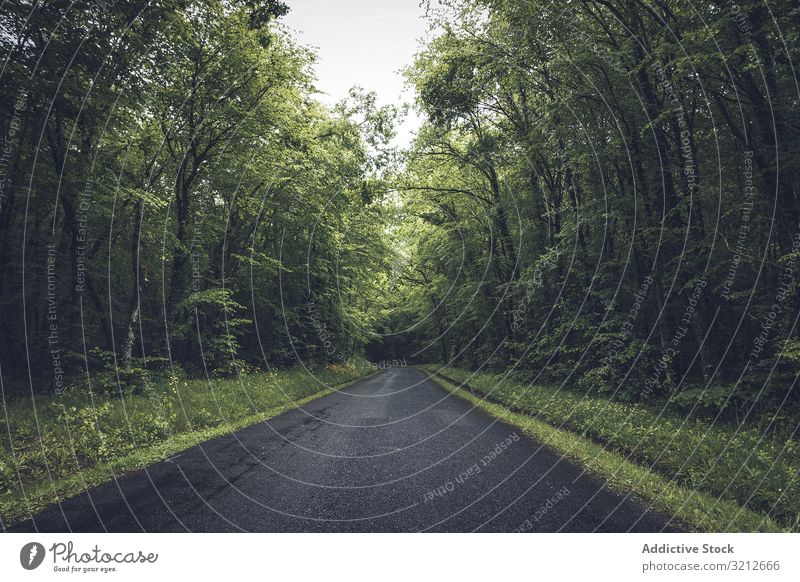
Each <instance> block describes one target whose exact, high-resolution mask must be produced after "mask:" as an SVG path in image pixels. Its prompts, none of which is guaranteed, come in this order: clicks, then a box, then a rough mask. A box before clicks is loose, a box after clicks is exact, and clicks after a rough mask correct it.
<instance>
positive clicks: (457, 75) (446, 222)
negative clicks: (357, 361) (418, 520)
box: [384, 0, 800, 435]
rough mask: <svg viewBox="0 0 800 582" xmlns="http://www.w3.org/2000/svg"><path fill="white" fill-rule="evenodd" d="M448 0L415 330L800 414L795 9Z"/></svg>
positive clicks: (591, 382) (412, 71)
mask: <svg viewBox="0 0 800 582" xmlns="http://www.w3.org/2000/svg"><path fill="white" fill-rule="evenodd" d="M432 4H433V3H432ZM442 4H443V5H436V6H433V5H432V6H431V7H430V12H429V14H430V18H431V20H432V23H433V27H434V30H436V31H438V34H436V35H435V37H434V38H433V39H432V40H430V42H428V43H427V44H426V46H425V47H424V48H423V49H422V50H421V52H420V53H419V55H418V57H417V59H416V62H415V63H414V64H413V66H411V67H410V68H409V70H408V71H407V76H408V79H409V80H410V81H411V83H413V85H414V87H415V88H416V91H417V95H418V105H419V107H420V108H421V110H422V111H423V112H424V113H425V117H426V119H427V122H426V123H425V125H424V127H423V128H422V130H421V131H420V133H419V136H418V138H417V140H416V142H415V143H414V146H413V148H412V150H411V151H410V152H408V154H407V161H406V166H405V171H404V173H403V174H402V175H401V176H400V177H399V178H398V184H397V189H398V191H399V192H402V193H403V196H402V200H403V202H404V206H403V210H404V212H405V213H406V215H407V221H406V224H405V227H404V228H405V229H406V231H407V233H408V236H407V238H406V245H407V248H405V251H404V252H405V253H406V255H408V256H413V261H411V262H409V263H408V268H407V269H406V270H405V271H404V272H403V274H402V277H401V281H402V289H403V291H404V293H403V294H401V297H400V298H399V299H398V301H399V303H398V304H397V305H396V306H395V309H394V310H393V311H392V312H391V315H390V317H389V319H388V323H386V324H385V325H387V327H388V329H409V335H410V336H411V337H413V340H412V341H409V340H408V337H405V338H403V339H402V341H401V342H398V345H399V344H400V343H402V344H403V345H406V346H410V347H409V348H408V349H409V350H410V351H411V352H412V353H409V354H407V355H409V357H413V358H415V359H416V358H423V359H426V358H427V359H432V360H435V361H439V362H451V363H453V362H455V363H456V365H461V366H465V367H469V368H472V369H478V368H489V369H500V370H511V369H513V370H515V371H517V372H518V373H519V374H521V375H522V376H523V377H525V378H526V379H527V380H529V381H533V382H536V383H539V384H551V385H558V386H562V387H564V388H576V389H578V390H580V391H581V392H582V393H583V392H591V393H593V394H596V395H597V394H599V395H605V396H607V397H610V398H616V399H620V400H624V401H634V402H644V403H663V402H666V401H669V402H670V405H671V406H673V407H674V408H675V409H677V410H679V411H681V413H682V414H685V413H686V412H692V413H699V414H704V415H708V416H709V417H710V418H716V419H719V420H726V421H732V422H736V423H745V422H755V421H757V422H761V423H763V425H762V428H765V429H768V430H772V429H774V428H775V427H776V426H781V427H782V428H783V429H785V431H786V432H785V433H784V434H785V435H786V434H793V433H794V431H795V430H796V427H797V419H798V416H797V412H798V402H799V400H798V391H797V389H796V381H797V373H798V363H800V342H798V330H797V317H798V314H799V312H798V307H800V297H799V296H798V289H797V283H798V266H800V265H799V264H798V262H797V260H798V256H800V255H798V251H800V223H798V220H799V219H800V207H799V206H798V192H797V183H798V162H800V158H799V157H798V155H799V154H800V147H799V146H800V140H799V139H798V138H800V115H799V112H798V98H799V97H800V92H799V90H800V86H799V85H798V82H797V78H796V73H795V69H794V68H793V63H794V62H796V60H797V57H798V50H800V49H798V47H799V46H800V44H799V43H798V40H799V39H798V34H800V26H798V25H800V13H799V12H798V7H797V6H796V5H795V4H794V3H789V2H785V3H780V4H775V5H774V6H771V7H767V6H766V5H765V4H764V3H763V2H761V1H760V0H755V1H752V2H739V3H735V2H705V3H701V4H699V5H697V4H691V3H684V2H670V1H667V2H665V1H655V2H644V1H639V0H630V1H628V0H620V1H615V2H606V1H603V0H598V1H588V0H587V1H575V2H547V1H543V2H542V1H536V2H513V1H465V2H447V3H442ZM423 318H425V319H424V321H423ZM384 343H385V344H390V345H393V344H392V342H391V341H390V340H389V339H388V338H387V340H386V341H385V342H384ZM787 419H789V420H788V422H787Z"/></svg>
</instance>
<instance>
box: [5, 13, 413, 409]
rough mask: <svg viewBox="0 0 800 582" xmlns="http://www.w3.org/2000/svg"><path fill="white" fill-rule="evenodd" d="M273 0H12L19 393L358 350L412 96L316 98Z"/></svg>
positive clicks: (8, 329)
mask: <svg viewBox="0 0 800 582" xmlns="http://www.w3.org/2000/svg"><path fill="white" fill-rule="evenodd" d="M287 10H288V7H287V6H286V5H284V4H283V3H281V2H274V1H272V0H266V1H263V2H253V1H252V0H241V1H239V0H235V1H228V0H224V1H223V0H208V1H199V2H193V1H182V0H178V1H170V0H167V1H163V2H162V1H156V2H153V1H141V2H136V1H134V2H119V3H113V2H112V3H104V2H97V1H78V2H72V1H70V2H60V1H55V2H49V1H48V2H27V1H21V2H6V3H4V4H3V7H2V20H1V21H0V26H1V27H2V31H3V32H2V35H1V36H0V42H1V43H2V54H3V69H2V78H3V92H2V114H1V115H0V132H2V134H3V135H4V136H5V137H6V138H7V139H6V141H5V144H6V148H5V153H4V156H3V182H2V186H3V190H2V207H0V224H2V226H1V227H0V296H2V311H0V327H1V328H2V329H3V341H2V342H1V343H0V366H2V374H3V376H4V378H6V380H7V383H8V389H9V390H10V391H12V392H13V390H14V388H15V386H18V385H19V384H18V383H17V382H15V380H20V379H21V380H22V389H23V390H25V391H27V384H28V381H27V380H28V378H29V377H30V379H31V380H30V382H31V384H32V389H33V391H34V392H36V393H52V392H54V391H55V392H59V391H61V390H63V388H64V387H66V386H68V385H69V384H71V383H75V382H84V381H86V379H87V375H88V378H89V379H92V377H93V376H97V377H96V378H94V380H95V381H96V382H97V383H98V384H99V388H101V389H105V390H112V391H116V390H117V389H118V388H119V389H125V388H127V387H128V386H129V385H137V384H141V383H142V382H143V381H147V380H148V379H152V378H153V377H154V375H159V374H160V375H164V374H174V373H182V372H187V373H189V374H190V375H202V373H203V371H204V369H205V370H206V371H208V372H210V373H214V374H217V375H231V374H234V373H236V372H237V371H241V370H248V369H251V368H253V367H257V368H261V369H264V368H266V367H268V366H277V367H283V366H288V365H291V364H294V363H295V362H297V361H298V360H311V361H319V360H324V359H325V358H326V354H325V352H326V351H331V350H330V349H329V347H328V346H332V345H333V342H332V340H331V339H328V338H329V337H330V338H335V349H336V350H337V357H341V356H342V354H345V353H346V354H347V355H348V357H349V356H351V355H355V354H357V353H358V351H359V350H360V349H362V347H363V345H364V342H365V338H366V336H367V334H368V331H369V330H370V328H371V326H372V322H373V320H374V319H375V315H374V313H373V312H372V310H371V308H370V304H368V303H367V301H368V299H369V298H371V297H372V296H373V295H374V293H375V290H374V289H373V288H374V287H376V285H377V279H376V278H375V277H374V274H373V273H374V271H375V270H376V269H380V266H381V265H382V264H383V263H384V261H385V259H384V256H385V255H386V252H385V249H384V247H383V238H382V233H383V231H384V227H385V223H386V220H385V218H384V216H383V214H382V212H381V206H380V204H379V201H378V200H377V198H376V197H377V195H376V194H375V191H376V190H377V186H376V183H377V177H378V176H379V174H380V173H381V172H382V171H383V168H384V167H385V166H386V165H387V164H389V163H390V162H391V156H390V155H389V153H388V152H386V151H385V144H386V143H387V141H388V140H389V139H390V138H391V136H392V131H393V130H392V124H393V120H394V118H395V117H396V116H397V115H398V109H397V108H394V107H384V108H379V107H378V106H376V104H375V97H374V95H372V94H369V93H366V92H364V91H361V90H358V89H354V90H353V91H352V92H351V95H350V98H349V99H347V100H345V101H344V102H342V103H341V104H340V106H337V107H335V108H325V107H323V106H322V105H321V104H320V103H319V102H318V101H317V100H316V99H315V90H314V88H313V79H312V69H311V67H312V65H313V62H314V58H315V56H314V54H313V53H312V52H310V51H309V50H308V49H305V48H303V47H301V46H298V45H297V44H296V43H295V42H294V41H293V39H292V37H291V36H290V35H289V34H288V33H286V32H285V31H284V30H283V29H282V28H281V27H280V26H279V25H278V23H277V20H278V19H279V18H280V17H281V16H282V15H283V14H285V13H286V11H287Z"/></svg>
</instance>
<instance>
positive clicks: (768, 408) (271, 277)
mask: <svg viewBox="0 0 800 582" xmlns="http://www.w3.org/2000/svg"><path fill="white" fill-rule="evenodd" d="M424 5H425V7H426V15H427V19H428V21H429V24H430V33H429V35H428V37H427V38H426V39H425V40H424V42H423V43H421V45H420V50H419V53H418V54H417V57H416V60H415V61H414V62H413V63H410V64H409V66H408V68H407V69H406V70H405V76H406V78H407V81H408V83H409V85H410V86H411V87H413V89H414V90H415V95H416V103H414V104H413V106H414V107H416V108H417V110H418V111H419V112H420V114H421V115H422V117H423V120H424V121H423V123H422V126H421V128H420V129H419V131H418V132H417V135H416V137H415V138H414V140H413V143H411V145H410V146H409V147H407V148H397V147H392V146H391V143H392V139H393V137H394V136H395V133H396V129H397V127H398V123H399V122H400V121H401V120H402V118H403V116H404V110H405V107H404V105H403V104H391V105H381V104H380V103H379V102H378V100H377V98H376V95H375V94H374V93H370V92H368V91H365V90H363V89H360V88H359V87H358V86H356V83H357V81H358V80H354V88H353V89H352V90H351V92H350V95H349V97H348V98H347V99H345V100H343V101H341V102H340V103H339V104H338V105H336V106H325V105H323V104H322V102H321V101H320V100H319V99H318V96H317V90H316V88H315V85H314V83H315V80H314V62H315V59H316V55H315V54H314V52H313V51H312V50H310V49H308V48H306V47H304V46H302V45H300V44H299V43H298V42H297V41H296V40H295V38H294V36H293V34H292V33H291V31H289V30H288V29H287V28H286V27H285V26H284V25H283V24H282V22H281V18H282V17H283V16H284V15H285V14H286V13H287V11H288V10H290V6H287V5H286V4H284V3H283V2H280V1H277V0H149V1H145V0H131V1H119V2H115V1H113V0H111V1H106V0H75V1H67V0H49V1H36V0H12V1H9V2H4V3H3V4H2V7H0V56H2V68H1V69H0V78H2V92H0V134H1V135H2V136H3V149H2V153H1V157H0V330H2V336H0V337H1V339H0V379H2V387H3V401H4V403H7V402H15V401H17V400H20V399H23V398H30V397H34V398H35V397H43V398H44V397H46V398H58V397H59V396H61V395H63V394H65V392H67V393H69V394H68V396H69V397H70V398H75V395H74V394H72V393H70V392H69V391H70V390H71V389H73V388H74V387H76V386H79V387H82V388H87V387H88V390H89V391H90V392H91V393H93V394H101V395H104V396H105V397H122V398H124V397H126V395H130V394H141V393H142V392H143V391H144V390H150V389H151V388H152V387H153V386H159V385H162V384H163V385H168V384H169V382H173V383H174V381H175V380H176V379H183V378H187V379H191V378H202V377H205V376H209V377H215V378H231V377H237V376H240V375H246V374H249V373H251V372H258V371H267V370H273V369H285V368H291V367H293V366H297V365H301V366H303V367H305V368H307V369H309V370H311V369H312V368H318V367H319V368H320V369H322V368H323V367H325V366H328V367H329V368H328V370H329V371H330V370H331V369H332V368H330V366H332V365H334V366H335V365H340V366H345V367H346V366H347V365H350V364H352V363H353V362H355V361H362V362H363V360H360V358H361V357H362V356H364V355H366V356H367V357H368V358H369V359H370V360H372V362H373V364H374V363H375V362H377V361H387V360H388V361H392V360H400V359H402V360H403V361H404V362H405V361H408V362H410V363H415V364H430V363H436V364H446V365H448V366H451V367H453V368H457V369H469V370H483V371H485V372H494V373H507V372H508V373H512V374H513V376H514V378H515V379H516V381H517V382H523V383H525V384H529V385H534V384H535V385H541V386H548V387H550V388H564V389H567V390H568V391H570V393H571V394H573V396H574V394H584V395H586V397H587V398H591V399H593V400H592V402H597V400H596V399H605V400H606V401H608V400H617V401H620V402H621V403H625V405H626V406H627V405H634V406H638V405H641V406H644V407H647V408H648V409H650V410H661V411H662V412H664V411H665V412H666V414H667V415H670V414H671V415H673V416H677V417H681V418H689V417H690V416H691V417H695V418H701V419H704V420H705V421H712V422H713V423H717V422H719V423H721V424H724V425H725V426H728V427H732V428H733V429H734V434H735V432H736V431H738V428H741V427H744V426H747V427H748V428H749V429H753V430H756V431H757V434H758V435H761V436H760V437H759V438H757V440H758V441H759V442H761V440H762V439H763V438H770V439H776V440H775V442H779V443H783V442H787V441H788V440H791V439H794V438H795V436H796V431H797V427H798V426H799V425H800V396H798V390H797V379H798V371H800V337H799V335H798V329H797V321H798V316H799V315H800V295H799V294H798V270H799V269H800V200H798V198H799V197H800V196H799V194H798V189H797V184H798V183H800V111H799V110H798V106H799V105H800V84H798V80H797V77H796V70H795V68H794V63H795V62H796V61H797V59H798V56H800V38H799V37H800V7H798V6H797V5H796V4H795V3H793V2H782V3H774V4H772V5H767V4H765V3H764V2H763V1H762V0H740V1H738V2H735V1H728V0H725V1H720V2H716V1H710V2H704V3H699V4H698V3H687V2H678V1H673V0H653V1H645V0H615V1H607V0H571V1H548V0H533V1H525V2H523V1H510V0H448V1H442V2H426V3H424ZM333 369H334V370H336V368H335V367H334V368H333ZM343 369H344V368H340V369H338V370H339V372H335V371H334V372H332V373H333V374H334V376H335V374H339V373H341V374H340V375H339V376H335V377H333V376H332V377H331V379H332V380H337V379H338V380H341V379H343V378H345V376H346V377H348V378H349V377H350V375H347V374H349V372H348V373H347V374H345V373H344V372H342V371H341V370H343ZM292 378H294V377H292ZM292 382H295V383H297V380H296V379H293V380H292ZM186 385H187V386H189V385H192V384H186ZM298 390H299V388H298ZM148 393H149V392H148ZM298 394H302V395H303V396H304V397H305V396H306V395H307V394H306V392H303V391H299V392H298ZM573 396H570V398H572V397H573ZM232 398H234V397H233V396H232ZM270 402H271V401H270ZM625 410H627V409H625ZM198 414H199V413H198ZM237 414H239V413H237ZM244 414H245V411H241V413H240V414H239V416H243V415H244ZM6 416H8V415H6ZM659 416H660V414H659ZM12 424H13V421H12ZM31 426H32V425H31ZM29 428H30V427H29ZM20 430H22V429H20ZM154 438H155V437H154ZM700 440H702V439H700ZM773 444H774V443H773ZM779 448H780V447H779ZM775 450H776V451H778V449H775ZM791 450H794V448H792V449H791ZM783 451H785V449H780V451H778V452H776V453H775V454H776V455H777V457H778V458H780V457H781V455H783V454H784V453H783ZM794 460H796V459H794ZM789 465H790V466H792V467H794V466H795V465H793V464H792V463H789ZM6 469H7V471H6V472H7V473H8V475H9V476H10V475H11V474H12V473H13V471H12V470H11V469H10V468H8V467H7V468H6ZM792 470H794V469H792ZM795 477H796V475H795ZM9 478H10V477H9ZM789 479H790V480H791V476H789ZM787 485H788V484H787Z"/></svg>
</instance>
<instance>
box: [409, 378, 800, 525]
mask: <svg viewBox="0 0 800 582" xmlns="http://www.w3.org/2000/svg"><path fill="white" fill-rule="evenodd" d="M422 368H423V369H426V370H427V371H428V372H431V373H433V372H436V371H437V370H438V369H439V367H438V366H422ZM442 374H444V379H443V378H442V376H438V377H437V378H436V379H437V381H438V382H439V383H440V384H442V385H443V386H445V387H446V388H447V389H449V390H451V391H454V392H457V394H458V395H459V396H462V397H464V398H466V399H467V400H469V401H470V402H472V403H473V404H475V405H478V406H480V407H481V408H483V409H485V410H487V411H488V412H490V413H491V414H493V415H495V416H497V417H499V418H502V419H503V420H505V421H507V422H510V423H512V424H515V425H517V426H520V427H522V428H523V430H525V431H526V432H527V433H528V434H530V435H531V436H532V437H534V438H536V439H537V440H539V441H541V442H543V443H544V444H546V445H549V446H551V447H553V448H554V449H556V450H558V451H559V452H561V453H563V454H566V455H568V456H569V457H572V458H574V459H576V460H577V461H578V462H579V463H581V464H582V465H583V466H585V467H586V468H587V470H588V471H590V472H591V473H593V474H596V475H598V476H600V477H602V478H604V479H606V480H607V481H608V483H609V486H610V487H611V488H612V489H615V490H617V491H619V492H622V493H628V492H631V493H633V494H634V495H636V496H638V497H639V498H641V499H643V500H646V502H649V504H650V505H652V506H654V508H657V509H659V510H661V511H664V512H667V513H670V514H672V515H675V516H676V517H677V518H678V519H680V520H681V521H683V522H684V523H685V524H687V525H688V526H689V527H691V528H693V529H696V530H699V531H711V532H728V531H745V532H750V531H786V530H789V531H796V530H797V529H798V517H797V515H798V514H797V512H798V506H800V490H799V488H798V470H800V458H798V453H799V452H800V447H798V443H797V441H783V442H781V441H780V440H773V439H771V438H762V435H761V434H759V433H758V432H757V431H755V430H750V429H746V430H739V431H735V430H734V429H733V428H731V427H720V426H712V425H711V423H708V422H704V421H702V420H684V419H682V418H679V417H670V416H663V415H662V416H661V417H659V416H658V414H657V413H655V412H654V411H651V410H648V409H646V408H644V407H642V406H637V405H632V404H623V403H619V402H612V401H609V400H607V399H604V398H599V397H587V396H585V395H582V394H577V393H574V392H570V391H566V390H563V389H561V390H557V389H554V388H548V387H541V386H530V385H524V384H521V383H516V382H513V381H509V380H503V378H502V375H499V374H491V373H484V372H480V373H477V374H475V373H473V372H469V371H467V370H461V369H456V368H447V369H445V370H443V371H442ZM465 382H466V383H467V385H468V388H469V389H470V391H467V390H464V389H461V388H460V385H461V384H462V383H465ZM470 392H472V393H470Z"/></svg>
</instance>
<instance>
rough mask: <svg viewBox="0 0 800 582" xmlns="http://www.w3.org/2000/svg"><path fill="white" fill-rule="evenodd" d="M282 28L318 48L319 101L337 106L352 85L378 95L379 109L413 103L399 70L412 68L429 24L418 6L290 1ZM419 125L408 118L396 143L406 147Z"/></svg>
mask: <svg viewBox="0 0 800 582" xmlns="http://www.w3.org/2000/svg"><path fill="white" fill-rule="evenodd" d="M286 3H287V4H288V5H289V8H290V11H289V14H288V15H286V16H285V17H284V18H283V23H284V24H285V25H287V26H289V27H290V28H292V29H294V30H295V31H296V33H297V39H298V40H299V41H300V42H301V43H302V44H304V45H306V46H311V47H314V48H316V50H317V54H318V56H319V60H318V62H317V65H316V71H317V78H318V80H317V87H318V88H319V89H320V90H321V91H322V92H323V93H324V94H323V95H320V96H319V97H320V99H321V100H322V101H324V102H325V103H329V104H333V103H336V102H337V101H339V100H341V99H342V98H344V97H346V96H347V92H348V90H349V89H350V87H352V86H353V85H361V86H362V87H364V88H365V89H367V90H370V91H375V92H376V93H377V94H378V102H379V104H388V103H397V104H399V103H401V102H408V103H411V102H412V100H413V93H412V92H411V91H408V90H404V84H403V77H402V75H401V74H400V69H402V68H403V67H404V66H406V65H409V64H411V62H412V60H413V57H414V53H416V52H417V49H418V43H417V40H418V39H420V38H422V37H424V35H425V32H426V30H427V24H426V22H425V20H424V19H423V16H424V9H423V8H421V7H420V6H419V0H286ZM419 123H420V121H419V119H418V118H417V116H416V115H415V114H414V112H413V111H412V112H410V113H409V115H408V118H407V120H406V123H405V124H404V125H403V127H401V128H400V131H399V135H398V137H397V139H396V140H395V141H396V143H398V144H399V145H407V144H408V142H409V141H410V138H411V132H412V131H414V130H416V129H417V128H418V127H419Z"/></svg>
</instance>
